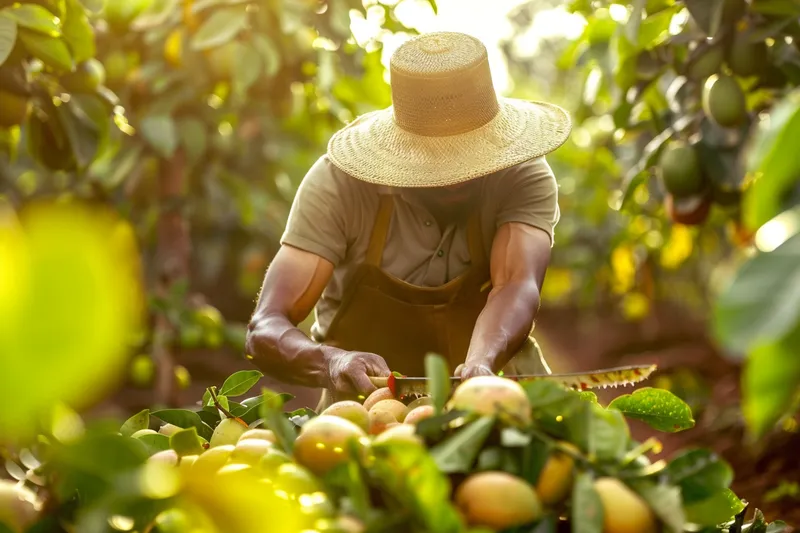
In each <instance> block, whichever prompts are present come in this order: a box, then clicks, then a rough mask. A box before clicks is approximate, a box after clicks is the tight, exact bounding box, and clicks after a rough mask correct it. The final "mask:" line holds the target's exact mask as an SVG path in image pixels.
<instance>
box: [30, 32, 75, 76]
mask: <svg viewBox="0 0 800 533" xmlns="http://www.w3.org/2000/svg"><path fill="white" fill-rule="evenodd" d="M19 39H20V41H22V44H24V45H25V48H26V49H27V50H28V52H30V53H31V55H32V56H33V57H35V58H37V59H40V60H41V61H42V63H44V64H45V65H47V66H48V67H50V68H52V69H53V70H57V71H65V72H71V71H72V70H73V69H74V68H75V64H74V62H73V61H72V55H71V54H70V52H69V48H67V45H66V44H65V43H64V41H63V40H61V39H59V38H58V37H50V36H48V35H42V34H41V33H36V32H33V31H30V30H26V29H23V28H20V30H19Z"/></svg>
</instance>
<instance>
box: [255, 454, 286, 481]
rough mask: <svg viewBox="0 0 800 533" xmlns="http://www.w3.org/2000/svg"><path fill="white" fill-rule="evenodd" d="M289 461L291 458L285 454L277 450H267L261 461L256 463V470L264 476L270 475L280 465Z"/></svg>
mask: <svg viewBox="0 0 800 533" xmlns="http://www.w3.org/2000/svg"><path fill="white" fill-rule="evenodd" d="M291 461H292V458H291V457H289V456H288V455H287V454H285V453H284V452H282V451H281V450H278V449H277V448H272V449H271V450H267V453H265V454H264V455H263V456H262V457H261V460H260V461H259V462H258V468H259V469H260V470H261V471H262V472H264V473H265V474H267V475H272V474H274V473H275V472H276V471H277V470H278V468H279V467H280V466H281V465H282V464H285V463H289V462H291Z"/></svg>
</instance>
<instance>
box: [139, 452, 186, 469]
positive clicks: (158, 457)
mask: <svg viewBox="0 0 800 533" xmlns="http://www.w3.org/2000/svg"><path fill="white" fill-rule="evenodd" d="M147 460H148V462H151V463H161V464H164V465H167V466H178V463H179V462H180V457H178V452H176V451H175V450H164V451H161V452H158V453H154V454H153V455H151V456H150V458H148V459H147Z"/></svg>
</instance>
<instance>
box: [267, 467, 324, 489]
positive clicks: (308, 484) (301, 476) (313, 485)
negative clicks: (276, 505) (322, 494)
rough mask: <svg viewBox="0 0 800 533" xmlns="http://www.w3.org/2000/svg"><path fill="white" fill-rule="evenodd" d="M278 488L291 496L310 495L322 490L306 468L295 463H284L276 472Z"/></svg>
mask: <svg viewBox="0 0 800 533" xmlns="http://www.w3.org/2000/svg"><path fill="white" fill-rule="evenodd" d="M275 485H276V488H278V489H280V490H283V491H286V492H287V493H289V494H310V493H312V492H317V491H318V490H320V484H319V482H318V481H317V480H316V478H315V477H314V475H313V474H312V473H311V472H310V471H309V470H308V469H307V468H305V467H303V466H301V465H298V464H295V463H283V464H282V465H280V466H279V467H278V469H277V471H276V472H275Z"/></svg>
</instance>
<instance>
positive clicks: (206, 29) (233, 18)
mask: <svg viewBox="0 0 800 533" xmlns="http://www.w3.org/2000/svg"><path fill="white" fill-rule="evenodd" d="M246 26H247V12H246V11H245V9H244V8H239V7H226V8H221V9H218V10H216V11H214V13H213V14H212V15H211V16H210V17H208V20H206V21H205V22H204V23H203V24H202V26H200V28H199V29H198V30H197V33H195V34H194V36H193V37H192V40H191V44H190V46H191V48H192V50H197V51H200V50H208V49H210V48H216V47H218V46H222V45H223V44H226V43H228V42H230V41H231V40H233V38H234V37H236V36H237V35H238V34H239V32H240V31H242V30H243V29H244V28H245V27H246Z"/></svg>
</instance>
